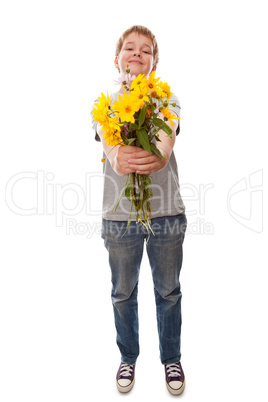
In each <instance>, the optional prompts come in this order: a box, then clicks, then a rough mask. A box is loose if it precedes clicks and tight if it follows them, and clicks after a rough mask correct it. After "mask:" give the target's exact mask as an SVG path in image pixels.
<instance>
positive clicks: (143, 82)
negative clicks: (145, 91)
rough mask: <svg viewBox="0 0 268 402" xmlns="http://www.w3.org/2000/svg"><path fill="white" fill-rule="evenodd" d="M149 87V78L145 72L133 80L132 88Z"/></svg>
mask: <svg viewBox="0 0 268 402" xmlns="http://www.w3.org/2000/svg"><path fill="white" fill-rule="evenodd" d="M139 87H140V88H143V87H147V78H146V77H145V75H144V74H139V75H138V76H137V77H136V78H135V79H134V80H133V81H132V84H131V87H130V90H133V89H134V90H135V89H137V88H139Z"/></svg>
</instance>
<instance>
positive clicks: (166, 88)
mask: <svg viewBox="0 0 268 402" xmlns="http://www.w3.org/2000/svg"><path fill="white" fill-rule="evenodd" d="M158 87H159V88H160V89H161V91H162V92H163V93H164V96H165V97H167V99H169V98H170V97H171V95H172V92H170V86H169V85H168V83H167V82H162V81H160V82H159V83H158Z"/></svg>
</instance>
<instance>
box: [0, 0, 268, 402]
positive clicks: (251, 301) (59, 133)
mask: <svg viewBox="0 0 268 402" xmlns="http://www.w3.org/2000/svg"><path fill="white" fill-rule="evenodd" d="M265 10H266V7H265V1H260V0H255V1H254V2H253V1H238V0H232V1H230V0H229V1H228V0H227V1H225V2H216V1H208V0H204V1H202V2H201V1H188V2H187V1H180V0H176V1H174V0H170V1H169V2H166V3H158V2H155V3H152V2H144V1H140V0H138V1H136V2H135V3H127V2H125V1H122V0H118V1H116V2H90V1H81V0H76V1H65V2H63V1H60V0H53V1H50V0H47V1H29V0H25V1H23V2H20V1H14V0H10V1H8V2H7V1H5V2H3V3H2V5H1V10H0V11H1V12H0V14H1V17H0V19H1V21H0V30H1V56H2V62H1V115H2V117H1V138H2V146H1V166H2V167H1V194H2V196H1V216H2V217H1V224H2V225H1V227H2V230H1V237H2V241H1V244H2V252H1V257H2V263H1V282H0V287H1V289H0V290H1V293H0V298H1V305H0V306H1V318H0V322H1V331H0V337H1V342H0V348H1V356H0V365H1V383H2V384H1V389H0V396H1V401H3V402H7V401H12V402H13V401H14V402H15V401H21V400H24V399H25V400H26V399H27V401H28V402H31V401H39V402H41V401H48V400H49V401H63V400H64V401H66V402H69V401H80V402H83V401H89V400H92V398H94V400H97V401H99V400H103V398H105V397H106V398H107V397H109V400H111V401H114V400H119V398H121V395H120V394H118V392H117V390H116V388H115V373H116V371H117V368H118V365H119V361H120V356H119V352H118V350H117V347H116V344H115V330H114V324H113V315H112V307H111V302H110V291H111V285H110V271H109V267H108V259H107V254H106V250H105V249H104V246H103V243H102V240H101V238H100V222H101V199H102V177H101V172H102V164H101V161H100V159H101V156H102V150H101V145H100V144H99V143H97V142H95V141H94V133H93V131H92V129H91V123H90V115H89V111H90V106H91V105H92V102H93V101H94V99H95V98H96V96H98V95H99V94H100V92H101V91H104V92H106V91H107V90H109V91H113V90H115V89H116V88H115V87H114V84H113V79H114V78H116V77H117V74H116V69H115V68H114V65H113V60H114V48H115V43H116V41H117V39H118V37H119V36H120V35H121V33H122V32H123V31H124V30H125V29H127V28H129V27H130V26H132V25H133V24H141V25H145V26H147V27H148V28H149V29H151V30H152V32H153V33H154V34H155V35H156V37H157V40H158V43H159V47H160V62H159V65H158V69H157V75H158V76H160V77H161V78H162V79H163V80H165V81H168V83H169V84H170V85H171V89H172V90H173V92H175V93H176V95H177V96H178V97H179V99H180V101H181V105H182V116H181V134H180V136H179V137H178V139H177V142H176V146H175V152H176V156H177V160H178V165H179V173H180V181H181V188H182V194H183V197H184V201H185V204H186V207H187V217H188V232H187V237H186V240H185V248H184V250H185V254H184V265H183V271H182V275H181V282H182V291H183V327H182V364H183V367H184V370H185V374H186V381H187V387H186V389H185V392H184V394H183V396H182V398H183V399H184V400H187V401H197V400H200V398H201V399H203V398H204V399H205V400H206V401H207V402H210V401H213V402H214V401H217V402H221V401H226V400H230V401H237V400H243V401H244V402H246V401H252V400H253V398H254V400H258V402H262V401H267V396H268V392H267V386H266V377H267V359H268V353H267V338H268V331H267V325H266V321H267V274H266V271H267V253H266V247H265V246H266V243H265V242H264V239H265V236H266V238H267V222H264V219H265V214H264V205H265V194H266V189H267V188H265V181H266V174H267V157H266V153H267V152H265V149H266V148H267V147H265V145H264V144H265V137H266V135H267V134H268V130H267V128H268V124H267V106H268V104H267V91H268V82H267V71H268V63H267V55H266V53H267V35H268V29H267V18H266V11H265ZM145 254H146V253H145ZM139 305H140V344H141V355H140V357H139V360H138V363H137V369H136V385H135V388H134V389H133V391H132V392H131V393H130V394H129V395H128V396H127V398H129V399H130V400H133V399H134V400H135V398H138V397H143V396H145V397H147V396H149V395H150V397H152V398H153V399H154V400H155V401H160V400H161V401H162V400H163V398H169V397H170V398H171V396H170V395H169V394H168V392H167V391H166V389H165V383H164V370H163V367H162V365H161V363H160V359H159V351H158V339H157V331H156V319H155V306H154V295H153V286H152V281H151V274H150V267H149V264H148V260H147V256H146V255H144V260H143V265H142V270H141V277H140V284H139ZM151 378H152V380H151ZM96 391H98V392H97V393H96ZM93 395H94V397H93Z"/></svg>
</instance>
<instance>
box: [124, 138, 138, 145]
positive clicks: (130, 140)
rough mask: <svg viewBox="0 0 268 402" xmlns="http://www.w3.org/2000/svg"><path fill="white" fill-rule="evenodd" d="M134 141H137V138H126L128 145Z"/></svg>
mask: <svg viewBox="0 0 268 402" xmlns="http://www.w3.org/2000/svg"><path fill="white" fill-rule="evenodd" d="M134 141H136V138H125V143H126V144H127V145H131V144H132V143H133V142H134Z"/></svg>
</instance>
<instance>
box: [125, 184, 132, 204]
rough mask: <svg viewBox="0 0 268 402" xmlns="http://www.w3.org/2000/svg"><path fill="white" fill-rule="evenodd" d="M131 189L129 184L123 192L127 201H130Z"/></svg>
mask: <svg viewBox="0 0 268 402" xmlns="http://www.w3.org/2000/svg"><path fill="white" fill-rule="evenodd" d="M131 188H132V184H131V183H129V185H128V186H127V188H126V190H125V196H126V197H127V199H128V200H129V201H131Z"/></svg>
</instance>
